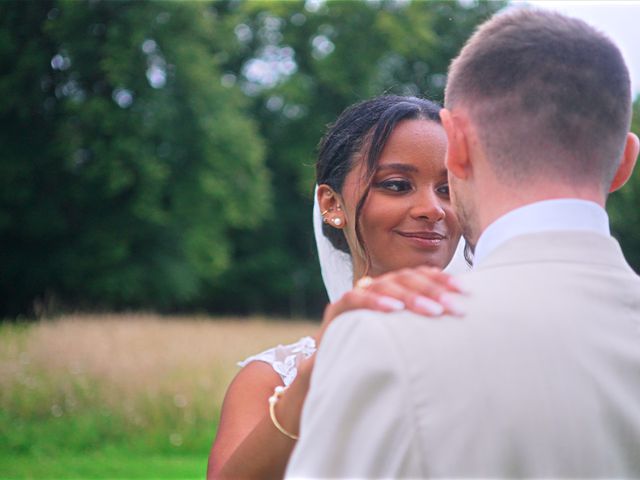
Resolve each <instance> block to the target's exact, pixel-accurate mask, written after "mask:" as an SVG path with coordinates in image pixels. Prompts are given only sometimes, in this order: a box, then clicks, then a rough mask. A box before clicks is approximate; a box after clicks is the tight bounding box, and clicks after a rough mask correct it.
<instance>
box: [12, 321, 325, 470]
mask: <svg viewBox="0 0 640 480" xmlns="http://www.w3.org/2000/svg"><path fill="white" fill-rule="evenodd" d="M315 328H316V325H315V324H313V323H311V322H291V321H272V320H271V321H266V320H264V319H263V320H261V319H233V318H225V319H213V318H208V317H159V316H154V315H101V316H97V315H93V316H80V315H78V316H66V317H62V318H58V319H55V320H47V321H41V322H38V323H33V324H17V325H16V324H2V325H0V478H3V479H4V478H7V479H8V478H34V479H36V478H37V479H53V478H56V479H58V478H59V479H71V478H78V479H80V478H117V479H120V478H176V479H177V478H194V479H195V478H203V477H204V474H205V470H206V462H207V455H208V450H209V447H210V446H211V441H212V440H213V438H214V436H215V429H216V425H217V419H218V415H219V413H220V406H221V403H222V398H223V395H224V392H225V390H226V387H227V385H228V384H229V381H230V380H231V378H232V377H233V375H234V374H235V372H236V371H237V367H236V362H237V361H238V360H241V359H243V358H245V357H246V356H248V355H250V354H253V353H256V352H258V351H260V350H262V349H265V348H268V347H270V346H273V345H276V344H278V343H286V342H289V341H295V340H297V339H298V338H300V337H301V336H303V335H306V334H309V333H311V332H313V331H314V329H315Z"/></svg>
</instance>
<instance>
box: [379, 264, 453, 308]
mask: <svg viewBox="0 0 640 480" xmlns="http://www.w3.org/2000/svg"><path fill="white" fill-rule="evenodd" d="M369 290H372V291H375V292H377V293H379V294H381V295H386V296H390V297H394V298H397V299H399V300H402V301H403V302H404V303H405V304H406V305H407V308H409V309H410V310H413V311H415V312H416V313H421V314H423V315H429V316H438V315H441V314H442V313H447V314H450V315H455V316H462V315H464V311H463V309H462V308H461V307H460V306H459V302H458V300H459V299H458V298H457V297H456V295H457V292H453V291H451V290H447V289H446V288H443V287H442V285H440V284H439V283H438V282H437V281H434V279H433V278H431V277H428V276H426V275H424V274H422V273H421V272H420V271H418V270H417V269H414V270H408V271H402V272H396V273H395V274H388V275H387V276H384V277H379V279H377V280H376V281H375V282H374V283H372V284H371V286H370V287H369Z"/></svg>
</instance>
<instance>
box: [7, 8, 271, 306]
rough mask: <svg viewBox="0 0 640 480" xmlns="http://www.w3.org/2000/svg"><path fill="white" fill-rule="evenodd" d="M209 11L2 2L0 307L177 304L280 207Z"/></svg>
mask: <svg viewBox="0 0 640 480" xmlns="http://www.w3.org/2000/svg"><path fill="white" fill-rule="evenodd" d="M218 32H219V29H218V20H217V18H216V17H215V16H214V15H213V11H212V10H210V9H209V8H208V6H207V5H206V4H200V3H195V2H193V3H192V2H189V3H157V2H147V1H143V2H82V3H81V2H74V1H62V0H61V1H54V0H46V1H42V2H6V3H2V4H0V71H1V72H2V75H1V76H0V98H2V101H3V103H4V104H3V108H2V109H1V111H0V144H2V146H3V155H2V162H1V163H0V264H1V265H2V274H1V276H0V291H1V292H2V295H0V298H1V299H0V313H1V314H3V315H14V314H17V313H24V312H28V311H29V310H30V309H31V308H32V307H33V305H34V302H35V303H36V304H38V303H40V304H42V302H45V303H47V302H49V303H50V302H52V301H56V302H58V303H61V304H63V305H69V306H73V307H108V308H123V307H127V308H140V307H146V308H151V307H153V308H160V309H166V308H175V307H180V306H185V305H189V302H192V301H193V299H195V298H198V296H199V295H201V294H202V292H203V291H204V290H205V287H206V286H207V285H210V284H211V283H212V282H213V280H214V279H216V278H217V277H218V276H219V275H220V274H221V273H222V272H224V270H225V269H226V268H228V266H229V261H230V257H231V250H232V245H231V243H230V237H229V231H230V230H231V229H233V230H234V231H236V232H238V231H242V230H243V229H246V228H254V227H256V226H257V225H258V224H259V223H260V221H261V219H263V218H264V216H265V214H266V213H267V212H268V210H269V205H270V193H269V189H268V175H267V170H266V168H265V165H264V162H263V158H264V146H263V142H262V141H261V139H260V137H259V134H258V131H257V128H256V126H255V124H254V122H252V121H251V120H249V119H248V117H247V115H246V113H245V103H246V100H245V98H244V96H243V95H242V94H241V93H240V91H239V89H238V88H237V87H233V86H229V85H226V86H225V85H223V84H222V83H221V81H220V71H219V66H218V63H219V60H218V58H219V57H218V56H217V55H219V54H220V53H221V52H224V50H225V48H226V45H227V43H228V42H227V41H226V40H225V39H224V38H219V37H218V35H219V33H218Z"/></svg>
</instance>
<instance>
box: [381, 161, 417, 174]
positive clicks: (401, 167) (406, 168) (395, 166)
mask: <svg viewBox="0 0 640 480" xmlns="http://www.w3.org/2000/svg"><path fill="white" fill-rule="evenodd" d="M377 170H378V171H379V172H380V171H384V170H395V171H399V172H405V173H415V172H417V171H418V169H417V168H416V167H415V166H413V165H408V164H406V163H385V164H384V165H378V169H377Z"/></svg>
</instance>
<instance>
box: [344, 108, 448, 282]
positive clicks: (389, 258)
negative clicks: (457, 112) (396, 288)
mask: <svg viewBox="0 0 640 480" xmlns="http://www.w3.org/2000/svg"><path fill="white" fill-rule="evenodd" d="M446 142H447V140H446V135H445V132H444V129H443V128H442V126H440V125H439V124H438V123H436V122H433V121H429V120H404V121H401V122H400V123H398V124H397V125H396V127H395V129H394V131H393V132H392V133H391V135H390V136H389V138H388V140H387V143H386V145H385V147H384V149H383V151H382V153H381V155H380V158H379V162H378V166H377V170H376V172H375V174H374V177H373V182H372V184H371V190H370V192H369V195H368V197H367V199H366V202H365V203H364V205H363V207H362V210H361V213H360V232H361V236H362V238H363V240H364V243H365V246H366V250H367V252H368V255H369V258H370V261H371V269H370V270H369V272H368V273H369V275H373V276H375V275H380V274H382V273H385V272H388V271H391V270H397V269H399V268H404V267H416V266H419V265H431V266H436V267H439V268H444V267H445V266H446V265H447V264H448V263H449V261H450V260H451V257H452V256H453V253H454V252H455V249H456V247H457V245H458V241H459V239H460V226H459V224H458V220H457V218H456V216H455V213H454V212H453V210H452V207H451V203H450V201H449V185H448V183H447V170H446V168H445V166H444V158H445V150H446ZM364 172H365V166H364V162H363V160H359V163H357V164H356V166H355V167H354V168H353V169H352V170H351V172H349V174H348V175H347V177H346V178H345V182H344V186H343V189H342V192H341V193H342V200H343V204H344V206H343V208H344V213H345V215H346V219H347V222H346V226H345V235H346V238H347V242H348V243H349V247H350V250H351V252H352V256H353V259H354V274H355V278H358V277H359V276H361V275H362V274H363V273H364V268H365V265H366V261H365V259H364V255H363V253H362V249H361V248H359V245H358V241H357V238H356V233H355V213H356V205H357V203H358V200H359V199H360V198H361V196H362V194H363V191H364V188H365V184H364Z"/></svg>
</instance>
